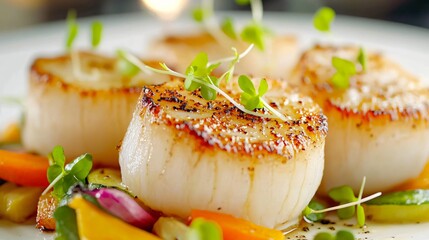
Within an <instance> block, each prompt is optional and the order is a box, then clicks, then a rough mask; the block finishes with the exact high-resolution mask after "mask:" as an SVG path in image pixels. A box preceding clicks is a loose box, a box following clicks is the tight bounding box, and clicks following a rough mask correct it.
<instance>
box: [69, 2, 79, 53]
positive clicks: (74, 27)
mask: <svg viewBox="0 0 429 240" xmlns="http://www.w3.org/2000/svg"><path fill="white" fill-rule="evenodd" d="M67 26H68V30H67V38H66V49H67V50H69V51H70V50H71V49H72V47H73V43H74V40H75V39H76V37H77V34H78V32H79V25H78V24H77V23H76V11H74V10H70V11H69V12H68V13H67Z"/></svg>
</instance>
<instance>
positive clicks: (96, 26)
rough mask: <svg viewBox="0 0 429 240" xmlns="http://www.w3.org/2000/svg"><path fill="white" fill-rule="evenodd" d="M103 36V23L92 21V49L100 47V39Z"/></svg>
mask: <svg viewBox="0 0 429 240" xmlns="http://www.w3.org/2000/svg"><path fill="white" fill-rule="evenodd" d="M102 35H103V23H101V22H100V21H94V22H93V23H92V24H91V45H92V48H94V49H95V48H97V47H98V45H100V42H101V38H102Z"/></svg>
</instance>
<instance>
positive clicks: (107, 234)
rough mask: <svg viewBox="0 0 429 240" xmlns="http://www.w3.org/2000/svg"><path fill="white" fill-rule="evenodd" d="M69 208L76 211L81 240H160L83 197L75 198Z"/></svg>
mask: <svg viewBox="0 0 429 240" xmlns="http://www.w3.org/2000/svg"><path fill="white" fill-rule="evenodd" d="M69 206H70V207H71V208H73V209H75V211H76V218H77V226H78V232H79V236H80V238H81V239H104V240H109V239H112V240H122V239H123V240H126V239H145V240H160V238H158V237H156V236H155V235H153V234H150V233H148V232H145V231H143V230H141V229H138V228H136V227H134V226H132V225H129V224H127V223H125V222H123V221H122V220H120V219H118V218H116V217H114V216H111V215H110V214H108V213H106V212H104V211H103V210H101V209H99V208H98V207H96V206H94V205H93V204H91V203H89V202H88V201H86V200H84V199H83V198H82V197H81V196H76V197H74V198H73V199H72V200H71V201H70V203H69Z"/></svg>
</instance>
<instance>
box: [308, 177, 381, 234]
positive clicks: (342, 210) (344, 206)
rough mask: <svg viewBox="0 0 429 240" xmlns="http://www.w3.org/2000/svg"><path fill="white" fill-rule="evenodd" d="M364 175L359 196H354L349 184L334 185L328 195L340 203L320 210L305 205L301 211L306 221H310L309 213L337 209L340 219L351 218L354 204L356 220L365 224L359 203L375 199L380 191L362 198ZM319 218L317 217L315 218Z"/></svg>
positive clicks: (361, 224) (360, 224)
mask: <svg viewBox="0 0 429 240" xmlns="http://www.w3.org/2000/svg"><path fill="white" fill-rule="evenodd" d="M365 182H366V177H364V178H363V180H362V185H361V188H360V191H359V196H358V197H355V195H354V193H353V190H352V188H351V187H349V186H341V187H336V188H334V189H332V190H330V191H329V193H328V194H329V197H331V198H332V199H333V200H334V201H335V202H338V203H340V205H338V206H335V207H330V208H325V209H320V210H315V209H313V208H311V207H310V206H307V207H306V208H305V209H304V211H303V212H302V214H303V216H304V218H305V219H306V220H308V221H312V220H311V219H310V218H309V217H308V216H311V214H317V213H325V212H330V211H334V210H338V211H337V214H338V217H340V218H341V219H349V218H352V217H353V216H354V215H355V212H356V209H355V208H354V206H357V212H358V213H357V214H356V218H357V222H358V225H359V226H360V227H362V226H363V225H365V212H364V210H363V208H362V206H361V205H360V204H362V203H364V202H368V201H370V200H372V199H375V198H377V197H379V196H381V192H378V193H374V194H372V195H370V196H368V197H365V198H362V194H363V188H364V187H365ZM316 219H317V220H319V219H318V218H316Z"/></svg>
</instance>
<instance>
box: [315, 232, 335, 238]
mask: <svg viewBox="0 0 429 240" xmlns="http://www.w3.org/2000/svg"><path fill="white" fill-rule="evenodd" d="M313 239H314V240H335V236H334V235H332V234H330V233H328V232H320V233H317V234H316V236H314V238H313Z"/></svg>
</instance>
